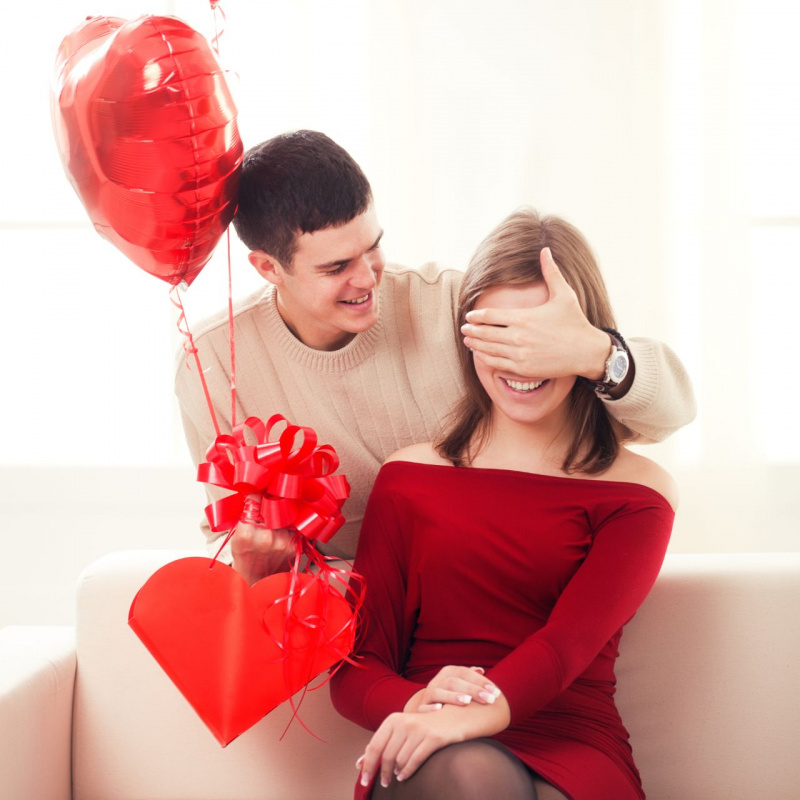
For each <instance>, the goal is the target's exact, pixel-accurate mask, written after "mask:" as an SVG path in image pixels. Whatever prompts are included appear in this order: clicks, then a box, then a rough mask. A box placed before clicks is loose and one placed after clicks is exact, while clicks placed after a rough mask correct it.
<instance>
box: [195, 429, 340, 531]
mask: <svg viewBox="0 0 800 800" xmlns="http://www.w3.org/2000/svg"><path fill="white" fill-rule="evenodd" d="M280 425H285V428H284V430H283V431H282V432H281V434H280V436H279V437H278V440H277V441H275V440H274V439H270V437H271V435H272V432H273V430H274V429H275V428H277V427H279V426H280ZM245 437H247V438H245ZM253 437H255V442H254V443H253V441H252V440H253ZM248 439H249V440H250V441H248ZM338 467H339V457H338V456H337V454H336V451H335V450H334V449H333V447H331V445H327V444H326V445H319V446H318V445H317V434H316V432H315V431H314V430H313V429H312V428H307V427H303V426H301V425H293V424H292V423H291V422H289V420H287V419H286V417H284V416H282V415H281V414H274V415H273V416H271V417H270V418H269V419H268V420H267V422H266V423H264V422H262V420H260V419H259V418H258V417H248V418H247V419H246V420H245V421H244V422H242V423H240V424H238V425H236V426H235V427H234V429H233V433H232V434H221V435H219V436H217V437H216V439H214V441H213V442H212V444H211V445H210V446H209V448H208V450H207V451H206V460H205V461H204V462H203V463H202V464H200V465H199V466H198V468H197V480H199V481H202V482H203V483H209V484H212V485H214V486H219V487H221V488H223V489H229V490H231V491H232V492H234V494H232V495H229V496H228V497H225V498H223V499H222V500H217V501H216V502H213V503H210V504H209V505H208V506H206V517H207V518H208V522H209V525H210V526H211V530H213V531H225V530H230V529H231V528H233V527H234V526H235V525H236V523H237V522H238V521H239V519H240V517H241V514H242V510H243V508H244V504H245V500H246V498H247V496H248V495H252V494H259V495H261V498H262V500H261V516H262V517H263V519H264V524H265V525H266V526H267V527H268V528H289V529H290V530H294V531H297V532H299V533H301V534H302V535H303V536H305V537H306V538H307V539H310V540H318V541H320V542H327V541H328V540H329V539H330V538H331V537H332V536H333V535H334V534H335V533H336V532H337V531H338V530H339V528H341V527H342V525H343V524H344V517H343V516H342V514H341V509H342V506H343V505H344V502H345V500H347V498H348V497H349V495H350V485H349V484H348V483H347V478H346V477H345V476H344V475H333V474H332V473H333V472H335V471H336V469H338Z"/></svg>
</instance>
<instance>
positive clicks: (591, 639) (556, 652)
mask: <svg viewBox="0 0 800 800" xmlns="http://www.w3.org/2000/svg"><path fill="white" fill-rule="evenodd" d="M673 519H674V512H673V511H672V509H671V508H670V507H669V505H668V504H667V503H666V501H665V500H663V499H656V498H654V500H653V502H652V503H650V504H647V505H644V506H636V507H634V508H632V509H630V508H622V509H621V510H619V511H617V512H615V513H614V514H612V515H611V516H610V517H609V518H608V519H607V520H606V521H605V522H603V523H602V524H601V526H600V527H599V529H598V530H597V531H596V533H595V537H594V542H593V544H592V547H591V549H590V550H589V553H588V555H587V556H586V559H585V560H584V562H583V564H582V565H581V566H580V567H579V569H578V570H577V572H576V573H575V574H574V575H573V577H572V579H571V580H570V582H569V583H568V584H567V586H566V588H565V589H564V591H563V592H562V594H561V596H560V597H559V599H558V600H557V602H556V604H555V606H554V607H553V610H552V612H551V613H550V617H549V618H548V621H547V624H546V625H545V626H544V627H543V628H541V629H540V630H539V631H537V632H536V633H534V634H532V635H531V636H529V637H528V638H526V639H525V640H524V641H523V642H522V643H521V644H520V645H518V646H517V647H516V648H515V649H514V650H512V651H511V652H510V653H509V654H508V655H507V656H506V657H505V658H503V659H501V660H500V661H499V662H498V663H497V664H496V665H495V666H494V667H492V668H491V669H489V670H487V672H486V676H487V677H488V678H490V679H491V680H492V681H494V682H495V683H496V684H497V685H498V686H499V687H500V689H501V690H502V691H503V694H504V695H505V697H506V699H507V700H508V703H509V706H510V709H511V722H512V723H513V722H514V721H516V720H520V719H524V718H526V717H528V716H530V715H531V714H533V713H535V712H536V711H538V710H539V709H541V708H543V707H544V706H545V705H547V704H548V703H549V702H550V701H551V700H553V699H554V698H555V697H557V696H558V695H559V694H560V693H561V692H562V691H563V690H564V689H566V688H567V687H568V686H569V685H570V684H571V683H572V682H573V681H574V680H575V678H577V677H578V676H579V675H580V674H581V673H582V672H584V671H585V670H586V668H587V667H588V666H589V665H590V664H591V663H592V661H593V660H594V659H595V658H596V657H597V655H598V653H599V652H600V651H601V650H602V648H603V647H604V646H605V644H606V643H607V642H608V641H609V640H610V639H611V638H612V637H613V636H614V634H615V633H616V632H617V631H618V630H619V629H620V628H622V626H623V625H625V623H626V622H628V621H629V620H630V618H631V617H632V616H633V615H634V614H635V613H636V610H637V609H638V608H639V606H640V605H641V604H642V602H643V601H644V599H645V597H646V596H647V594H648V593H649V591H650V589H651V588H652V586H653V583H655V580H656V577H657V576H658V572H659V570H660V569H661V564H662V562H663V560H664V555H665V553H666V549H667V544H668V542H669V537H670V533H671V531H672V522H673Z"/></svg>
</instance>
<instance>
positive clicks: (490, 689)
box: [486, 686, 503, 697]
mask: <svg viewBox="0 0 800 800" xmlns="http://www.w3.org/2000/svg"><path fill="white" fill-rule="evenodd" d="M486 691H488V692H491V693H492V694H493V695H494V696H495V697H500V695H501V694H503V693H502V692H501V691H500V687H498V686H487V687H486Z"/></svg>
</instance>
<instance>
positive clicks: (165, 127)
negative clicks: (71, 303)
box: [51, 16, 243, 285]
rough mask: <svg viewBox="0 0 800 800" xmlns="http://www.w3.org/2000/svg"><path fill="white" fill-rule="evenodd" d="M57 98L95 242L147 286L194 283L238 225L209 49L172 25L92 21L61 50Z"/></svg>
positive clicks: (232, 119)
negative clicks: (149, 279)
mask: <svg viewBox="0 0 800 800" xmlns="http://www.w3.org/2000/svg"><path fill="white" fill-rule="evenodd" d="M51 98H52V101H51V109H52V117H53V128H54V131H55V134H56V143H57V145H58V150H59V153H60V155H61V160H62V162H63V164H64V169H65V171H66V173H67V177H68V178H69V179H70V182H71V183H72V185H73V187H74V189H75V191H76V192H77V193H78V196H79V197H80V198H81V201H82V202H83V204H84V206H85V207H86V210H87V212H88V213H89V217H90V218H91V220H92V222H93V223H94V227H95V229H96V230H97V231H98V233H100V235H101V236H104V237H105V238H106V239H108V240H109V241H110V242H111V243H112V244H113V245H115V246H116V247H117V248H119V250H121V251H122V252H123V253H124V254H125V255H126V256H127V257H128V258H130V259H131V261H133V262H134V263H135V264H136V265H137V266H139V267H141V268H142V269H144V270H145V271H147V272H149V273H150V274H151V275H155V276H156V277H157V278H161V279H162V280H165V281H167V282H168V283H170V284H173V285H174V284H177V283H178V282H180V281H181V280H184V281H186V283H191V282H192V281H193V280H194V278H195V277H196V276H197V274H198V273H199V272H200V270H201V269H202V268H203V266H205V264H206V263H207V262H208V260H209V259H210V258H211V254H212V253H213V251H214V248H215V247H216V245H217V242H218V241H219V238H220V236H222V234H223V233H224V231H225V229H226V228H227V226H228V223H229V222H230V221H231V219H232V218H233V214H234V210H235V208H236V197H237V193H238V186H239V167H240V165H241V161H242V150H243V148H242V142H241V140H240V138H239V132H238V129H237V126H236V106H235V105H234V102H233V99H232V98H231V95H230V92H229V91H228V87H227V84H226V83H225V77H224V74H223V72H222V70H221V69H220V66H219V64H218V63H217V60H216V58H215V56H214V54H213V52H212V51H211V48H210V47H209V44H208V42H207V41H206V40H205V39H204V38H203V37H202V36H201V35H200V34H199V33H198V32H197V31H195V30H194V29H192V28H190V27H189V26H188V25H187V24H186V23H184V22H181V21H180V20H179V19H175V18H174V17H157V16H145V17H140V18H139V19H135V20H132V21H130V22H126V21H125V20H123V19H119V18H117V17H89V18H88V19H87V20H86V21H85V22H84V23H83V24H82V25H80V26H79V27H78V28H76V29H75V30H74V31H73V32H72V33H70V34H69V35H68V36H66V37H65V38H64V41H63V42H62V43H61V46H60V48H59V51H58V55H57V57H56V64H55V78H54V82H53V90H52V93H51Z"/></svg>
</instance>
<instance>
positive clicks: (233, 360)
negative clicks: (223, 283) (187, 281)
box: [225, 227, 236, 430]
mask: <svg viewBox="0 0 800 800" xmlns="http://www.w3.org/2000/svg"><path fill="white" fill-rule="evenodd" d="M225 236H226V237H227V243H228V331H229V332H230V339H231V430H233V429H234V428H236V345H235V343H234V333H233V278H232V277H231V229H230V227H228V229H227V230H226V231H225Z"/></svg>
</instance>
